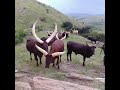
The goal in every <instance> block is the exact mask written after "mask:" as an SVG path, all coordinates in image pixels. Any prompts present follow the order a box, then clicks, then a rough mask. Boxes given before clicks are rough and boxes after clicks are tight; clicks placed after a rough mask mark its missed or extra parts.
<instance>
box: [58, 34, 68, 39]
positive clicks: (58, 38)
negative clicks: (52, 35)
mask: <svg viewBox="0 0 120 90" xmlns="http://www.w3.org/2000/svg"><path fill="white" fill-rule="evenodd" d="M56 38H57V40H59V38H58V33H57V34H56ZM65 38H66V34H65V36H64V37H63V38H61V39H60V40H64V39H65Z"/></svg>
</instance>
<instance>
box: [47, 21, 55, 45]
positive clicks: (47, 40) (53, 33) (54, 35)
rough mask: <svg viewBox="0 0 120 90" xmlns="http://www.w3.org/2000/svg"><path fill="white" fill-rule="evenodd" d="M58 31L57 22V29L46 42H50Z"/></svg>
mask: <svg viewBox="0 0 120 90" xmlns="http://www.w3.org/2000/svg"><path fill="white" fill-rule="evenodd" d="M56 33H57V24H56V23H55V30H54V32H53V33H52V35H51V36H50V37H49V38H48V39H47V40H46V42H47V43H49V42H50V41H51V39H52V38H53V37H54V36H55V35H56Z"/></svg>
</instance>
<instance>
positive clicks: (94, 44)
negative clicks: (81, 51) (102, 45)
mask: <svg viewBox="0 0 120 90" xmlns="http://www.w3.org/2000/svg"><path fill="white" fill-rule="evenodd" d="M98 44H99V43H96V44H94V45H89V44H88V43H87V42H86V45H88V46H95V47H97V45H98Z"/></svg>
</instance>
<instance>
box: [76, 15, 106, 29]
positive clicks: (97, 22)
mask: <svg viewBox="0 0 120 90" xmlns="http://www.w3.org/2000/svg"><path fill="white" fill-rule="evenodd" d="M78 20H80V21H83V22H85V23H86V24H89V25H93V26H94V27H97V28H100V29H101V30H103V31H105V16H104V15H98V16H89V17H85V18H80V19H78Z"/></svg>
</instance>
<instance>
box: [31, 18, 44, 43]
mask: <svg viewBox="0 0 120 90" xmlns="http://www.w3.org/2000/svg"><path fill="white" fill-rule="evenodd" d="M37 21H38V20H37ZM37 21H36V22H35V23H34V24H33V27H32V34H33V36H34V38H35V39H36V40H37V41H38V42H39V43H41V44H42V43H43V41H42V40H41V39H40V38H39V37H38V36H37V35H36V33H35V25H36V23H37Z"/></svg>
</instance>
